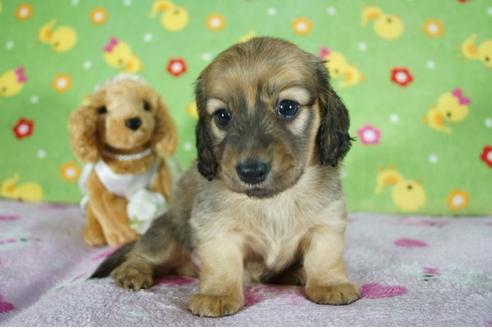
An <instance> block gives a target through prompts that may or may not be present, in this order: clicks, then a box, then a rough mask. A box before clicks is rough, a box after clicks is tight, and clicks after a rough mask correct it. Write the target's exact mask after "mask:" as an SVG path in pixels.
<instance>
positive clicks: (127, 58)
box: [104, 38, 143, 73]
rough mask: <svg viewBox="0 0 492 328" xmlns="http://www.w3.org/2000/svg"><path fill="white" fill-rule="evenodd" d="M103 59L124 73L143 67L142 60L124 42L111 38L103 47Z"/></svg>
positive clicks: (139, 69) (137, 70) (136, 70)
mask: <svg viewBox="0 0 492 328" xmlns="http://www.w3.org/2000/svg"><path fill="white" fill-rule="evenodd" d="M104 60H105V61H106V63H108V64H109V65H110V66H112V67H114V68H116V69H119V70H122V71H124V72H126V73H136V72H139V71H141V70H142V69H143V65H142V62H141V61H140V59H139V58H138V56H137V55H135V54H134V53H133V51H132V49H131V48H130V46H129V45H128V43H126V42H122V41H120V40H118V39H117V38H111V39H110V40H109V42H108V43H107V44H106V46H105V47H104Z"/></svg>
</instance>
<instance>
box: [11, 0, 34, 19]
mask: <svg viewBox="0 0 492 328" xmlns="http://www.w3.org/2000/svg"><path fill="white" fill-rule="evenodd" d="M32 13H33V9H32V5H31V4H29V3H21V4H20V5H19V6H17V9H16V10H15V17H17V19H18V20H28V19H29V18H31V16H32Z"/></svg>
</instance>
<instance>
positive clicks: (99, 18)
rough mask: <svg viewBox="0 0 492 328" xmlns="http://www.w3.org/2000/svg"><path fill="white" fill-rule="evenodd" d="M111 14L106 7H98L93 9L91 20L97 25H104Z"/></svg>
mask: <svg viewBox="0 0 492 328" xmlns="http://www.w3.org/2000/svg"><path fill="white" fill-rule="evenodd" d="M108 17H109V14H108V11H107V10H106V9H105V8H102V7H97V8H94V9H92V11H91V22H92V24H95V25H103V24H104V23H106V21H107V20H108Z"/></svg>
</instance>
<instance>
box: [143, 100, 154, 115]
mask: <svg viewBox="0 0 492 328" xmlns="http://www.w3.org/2000/svg"><path fill="white" fill-rule="evenodd" d="M143 108H144V110H146V111H147V112H150V110H151V109H152V106H150V103H149V102H148V101H147V100H144V102H143Z"/></svg>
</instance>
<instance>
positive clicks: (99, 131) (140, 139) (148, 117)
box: [69, 79, 177, 246]
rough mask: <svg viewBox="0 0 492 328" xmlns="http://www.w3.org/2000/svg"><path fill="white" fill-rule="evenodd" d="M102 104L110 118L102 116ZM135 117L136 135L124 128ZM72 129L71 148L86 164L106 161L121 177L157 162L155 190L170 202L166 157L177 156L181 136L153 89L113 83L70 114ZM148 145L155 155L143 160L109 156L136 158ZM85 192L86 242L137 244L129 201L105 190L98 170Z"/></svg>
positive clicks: (132, 83) (128, 82) (127, 81)
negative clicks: (137, 121) (145, 104)
mask: <svg viewBox="0 0 492 328" xmlns="http://www.w3.org/2000/svg"><path fill="white" fill-rule="evenodd" d="M143 101H147V102H148V104H150V106H151V110H150V111H145V110H144V109H143ZM103 106H104V107H105V108H106V109H107V111H108V113H107V114H101V113H98V111H99V110H100V109H101V108H102V107H103ZM133 117H138V118H140V119H141V121H142V125H141V127H140V128H139V129H138V130H136V131H132V130H130V129H128V128H127V127H126V126H125V121H126V120H128V119H130V118H133ZM69 128H70V137H71V143H72V148H73V149H74V151H75V153H76V154H77V156H78V157H79V158H80V159H81V160H82V161H83V162H89V163H93V162H96V161H98V160H99V159H102V160H104V161H105V162H106V163H107V164H108V166H109V167H110V168H111V169H112V171H113V172H115V173H117V174H138V173H142V172H145V171H146V170H147V169H148V168H149V166H150V165H152V163H154V162H155V160H156V159H157V158H159V161H160V166H159V170H158V172H157V177H156V179H155V180H154V181H153V184H152V190H153V191H157V192H161V193H162V194H163V195H164V196H165V197H166V198H167V199H168V200H169V199H170V196H171V185H172V177H171V174H170V171H169V169H168V167H167V166H166V163H165V161H164V159H163V157H165V156H168V155H171V154H173V153H174V152H175V150H176V146H177V132H176V127H175V125H174V123H173V121H172V119H171V116H170V115H169V112H168V110H167V108H166V107H165V105H164V103H163V102H162V100H161V99H160V97H159V96H158V94H157V93H156V92H155V91H153V90H152V89H151V88H150V87H148V86H146V85H145V84H143V83H141V82H137V81H134V80H130V79H121V80H116V81H112V82H109V83H108V84H106V85H105V86H103V87H102V88H100V89H99V90H97V91H96V92H95V93H94V94H92V95H90V96H89V97H88V98H87V101H86V104H85V105H84V106H83V107H81V108H79V109H77V110H76V111H74V112H73V113H72V115H71V116H70V125H69ZM149 147H151V148H152V149H153V150H154V152H153V153H152V154H151V155H149V156H146V157H144V158H142V159H139V160H132V161H121V160H117V159H113V158H111V157H110V156H108V155H107V154H106V153H107V152H111V153H116V154H134V153H138V152H141V151H143V150H145V149H147V148H149ZM87 189H88V194H89V199H90V200H89V204H88V205H87V208H86V212H87V224H86V226H85V227H84V231H83V237H84V241H85V242H86V243H87V244H88V245H90V246H103V245H105V244H109V245H111V246H119V245H122V244H125V243H127V242H129V241H132V240H135V239H136V238H137V233H136V232H135V231H133V230H132V229H131V228H130V227H129V219H128V217H127V214H126V207H127V201H126V199H125V198H122V197H119V196H117V195H114V194H113V193H111V192H110V191H108V190H106V188H105V187H104V185H102V183H101V182H100V181H99V178H98V177H97V175H96V174H95V173H94V172H92V174H91V175H90V177H89V180H88V183H87Z"/></svg>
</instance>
